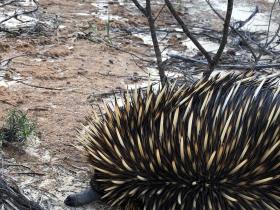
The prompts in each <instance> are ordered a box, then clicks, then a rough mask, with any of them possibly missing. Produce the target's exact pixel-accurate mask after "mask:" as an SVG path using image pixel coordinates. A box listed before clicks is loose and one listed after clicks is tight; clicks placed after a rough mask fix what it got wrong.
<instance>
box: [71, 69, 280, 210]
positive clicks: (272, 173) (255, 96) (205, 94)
mask: <svg viewBox="0 0 280 210" xmlns="http://www.w3.org/2000/svg"><path fill="white" fill-rule="evenodd" d="M278 82H279V78H275V77H274V78H272V77H270V78H269V77H265V78H263V79H258V80H257V76H256V75H255V74H253V73H251V74H246V75H245V74H238V75H234V74H228V75H224V76H221V75H218V76H215V77H213V78H204V79H202V80H200V81H198V82H197V83H196V84H194V85H193V86H192V87H189V88H188V87H183V86H182V87H180V88H176V87H175V85H166V86H164V87H163V88H161V89H160V90H159V91H158V92H153V91H152V90H151V88H148V90H147V91H146V92H142V91H140V90H139V91H136V92H135V93H134V94H132V95H130V96H128V97H124V106H123V107H122V108H120V107H119V106H118V105H117V104H116V105H115V106H114V107H113V108H110V107H109V106H107V109H106V114H105V115H104V118H103V119H96V118H95V116H94V117H92V119H91V120H89V123H88V124H89V126H88V127H87V128H85V129H86V132H85V133H83V134H81V136H80V139H81V141H82V142H83V145H84V148H85V150H86V152H87V155H88V158H89V161H90V162H91V165H92V167H93V168H94V169H95V174H94V176H93V178H92V180H91V187H92V189H91V190H88V191H87V192H84V193H80V194H74V195H70V196H68V198H67V199H66V200H65V203H66V204H67V205H72V206H77V205H81V204H84V203H88V202H90V201H92V200H96V199H101V200H103V201H105V202H107V203H108V204H110V205H111V206H116V207H120V208H121V209H135V210H138V209H139V210H140V209H148V210H150V209H152V210H165V209H166V210H167V209H174V210H177V209H186V210H190V209H191V210H197V209H204V210H208V209H214V210H216V209H219V210H225V209H226V210H227V209H234V210H239V209H248V210H249V209H262V210H265V209H269V210H271V209H275V210H278V209H280V150H279V149H280V94H279V92H280V87H279V84H278Z"/></svg>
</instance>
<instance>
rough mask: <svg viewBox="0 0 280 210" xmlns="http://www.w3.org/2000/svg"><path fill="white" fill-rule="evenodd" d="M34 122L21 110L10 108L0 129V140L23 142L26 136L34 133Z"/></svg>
mask: <svg viewBox="0 0 280 210" xmlns="http://www.w3.org/2000/svg"><path fill="white" fill-rule="evenodd" d="M35 131H36V124H35V123H34V122H33V121H32V120H30V119H29V118H28V117H27V114H26V113H25V112H23V111H21V110H17V109H13V110H10V111H9V112H8V114H7V116H6V118H5V122H4V125H3V127H2V128H1V130H0V140H5V141H8V142H24V141H25V140H26V139H27V138H28V136H30V135H32V134H35Z"/></svg>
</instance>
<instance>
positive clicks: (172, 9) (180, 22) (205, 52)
mask: <svg viewBox="0 0 280 210" xmlns="http://www.w3.org/2000/svg"><path fill="white" fill-rule="evenodd" d="M165 4H166V6H167V7H168V9H169V11H170V13H171V14H172V15H173V17H174V18H175V19H176V21H177V22H178V24H179V25H180V26H181V28H182V29H183V31H184V33H185V34H186V35H187V37H189V38H190V40H191V41H192V42H193V43H194V45H195V46H196V47H197V48H198V49H199V50H200V52H201V53H202V54H203V55H204V56H205V58H206V59H207V61H208V63H211V62H212V58H211V56H210V54H209V53H208V52H207V51H206V50H205V48H204V47H203V46H202V45H201V44H200V43H199V41H198V40H197V39H196V38H195V37H194V36H193V34H192V33H191V32H190V30H189V28H188V27H187V25H186V24H185V23H184V21H183V20H182V19H181V17H180V16H179V15H178V14H177V12H176V10H175V9H174V7H173V5H172V4H171V2H170V1H169V0H165Z"/></svg>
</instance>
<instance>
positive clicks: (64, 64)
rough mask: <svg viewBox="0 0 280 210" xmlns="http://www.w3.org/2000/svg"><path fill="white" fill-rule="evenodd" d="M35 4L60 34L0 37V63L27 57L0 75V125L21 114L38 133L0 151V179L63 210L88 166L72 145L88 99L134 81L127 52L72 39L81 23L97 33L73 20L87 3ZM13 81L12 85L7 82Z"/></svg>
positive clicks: (79, 187)
mask: <svg viewBox="0 0 280 210" xmlns="http://www.w3.org/2000/svg"><path fill="white" fill-rule="evenodd" d="M40 5H41V7H42V8H44V9H45V10H46V12H48V13H50V14H59V16H60V20H62V21H63V25H64V26H66V27H65V28H63V29H59V30H58V31H57V32H55V33H54V34H53V36H51V37H36V38H32V39H29V38H18V37H17V38H5V40H4V38H3V39H2V42H1V49H3V50H2V52H3V51H4V53H2V55H1V57H2V58H9V57H11V56H14V55H19V54H32V56H26V57H19V58H16V59H14V60H13V62H12V63H11V65H10V70H11V71H10V72H8V73H6V75H5V78H6V81H7V82H6V83H4V86H1V87H0V94H1V97H0V109H1V112H0V115H1V119H2V120H3V119H4V116H5V114H6V113H7V111H8V110H9V109H11V108H14V107H17V108H19V109H22V110H25V111H26V112H27V113H28V115H29V117H30V118H32V119H34V120H35V121H36V122H37V125H38V128H37V130H38V131H39V134H40V135H39V139H33V140H29V141H27V142H26V143H25V145H24V146H16V147H12V146H8V147H4V151H3V157H4V160H5V163H4V166H3V168H4V170H3V173H4V175H5V176H7V177H12V179H14V180H15V181H16V183H17V184H18V185H19V186H20V187H21V188H22V189H23V191H24V192H25V194H26V195H27V196H29V198H31V199H34V200H37V201H39V202H40V203H41V205H42V206H44V207H46V208H47V209H69V208H68V207H66V206H65V205H64V204H63V200H64V199H65V197H66V196H67V195H68V194H70V193H72V192H78V191H80V190H82V189H83V188H85V187H86V186H87V185H88V181H89V174H90V173H88V172H89V171H90V167H89V166H88V165H87V162H86V159H85V158H84V157H83V154H82V152H81V151H79V150H78V149H77V148H75V147H74V146H77V145H78V142H77V139H76V128H79V127H80V124H81V122H83V120H84V117H85V116H86V115H87V114H88V112H89V110H90V109H91V104H90V102H89V98H90V96H91V95H92V94H99V93H104V92H110V91H112V90H116V89H125V88H126V86H127V84H129V83H132V81H131V80H130V78H133V77H134V76H135V75H139V67H137V66H136V65H135V63H134V61H133V60H132V58H131V56H130V55H129V54H127V53H123V52H120V51H118V50H114V49H113V48H110V47H107V46H106V45H104V44H102V43H93V42H90V41H87V40H84V39H79V38H77V32H78V31H79V28H80V27H81V26H84V25H87V22H88V21H92V22H95V24H96V25H97V26H98V27H100V28H104V23H103V22H102V21H99V20H97V19H96V18H93V17H92V16H79V15H75V13H88V12H91V11H94V10H95V8H94V7H93V6H92V5H91V4H90V2H88V1H85V2H84V3H83V5H80V6H77V1H69V0H67V1H61V0H60V1H56V0H52V1H50V0H43V1H40ZM128 44H129V43H128ZM131 47H132V48H133V46H131ZM137 72H138V73H137ZM140 74H141V72H140ZM16 75H20V81H18V82H14V81H9V80H12V79H11V78H15V76H16ZM13 80H14V79H13ZM99 101H100V100H99ZM96 103H99V102H98V100H97V102H96ZM93 207H94V208H95V209H104V208H106V207H104V206H102V205H100V204H93V205H91V206H89V207H87V209H92V208H93ZM85 208H86V207H85ZM85 208H81V209H85Z"/></svg>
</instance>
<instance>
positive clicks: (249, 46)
mask: <svg viewBox="0 0 280 210" xmlns="http://www.w3.org/2000/svg"><path fill="white" fill-rule="evenodd" d="M206 3H207V4H208V5H209V7H210V8H211V9H212V11H213V12H214V13H215V14H216V15H217V16H218V17H219V18H220V19H221V20H223V21H225V18H224V17H223V16H222V15H221V14H220V13H219V12H218V11H217V10H216V9H215V8H214V7H213V5H212V4H211V3H210V1H209V0H206ZM257 12H258V7H256V9H255V11H254V12H253V13H252V14H251V15H250V17H249V18H247V19H246V20H245V21H241V22H242V24H241V25H239V26H238V27H234V26H232V25H229V27H230V29H231V30H232V31H233V32H234V33H235V34H237V35H238V36H239V37H240V38H241V40H242V42H243V43H244V45H245V46H246V47H247V48H248V50H249V51H250V52H251V54H252V56H253V57H254V60H255V62H257V60H258V58H257V55H256V53H255V50H254V48H253V47H252V46H251V45H250V44H249V42H248V41H247V38H245V37H244V36H243V35H242V34H241V33H240V32H239V31H238V29H240V28H241V27H243V26H244V25H245V24H246V23H247V22H248V21H250V20H251V19H252V18H253V17H254V16H255V15H256V14H257ZM233 25H236V24H233Z"/></svg>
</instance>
